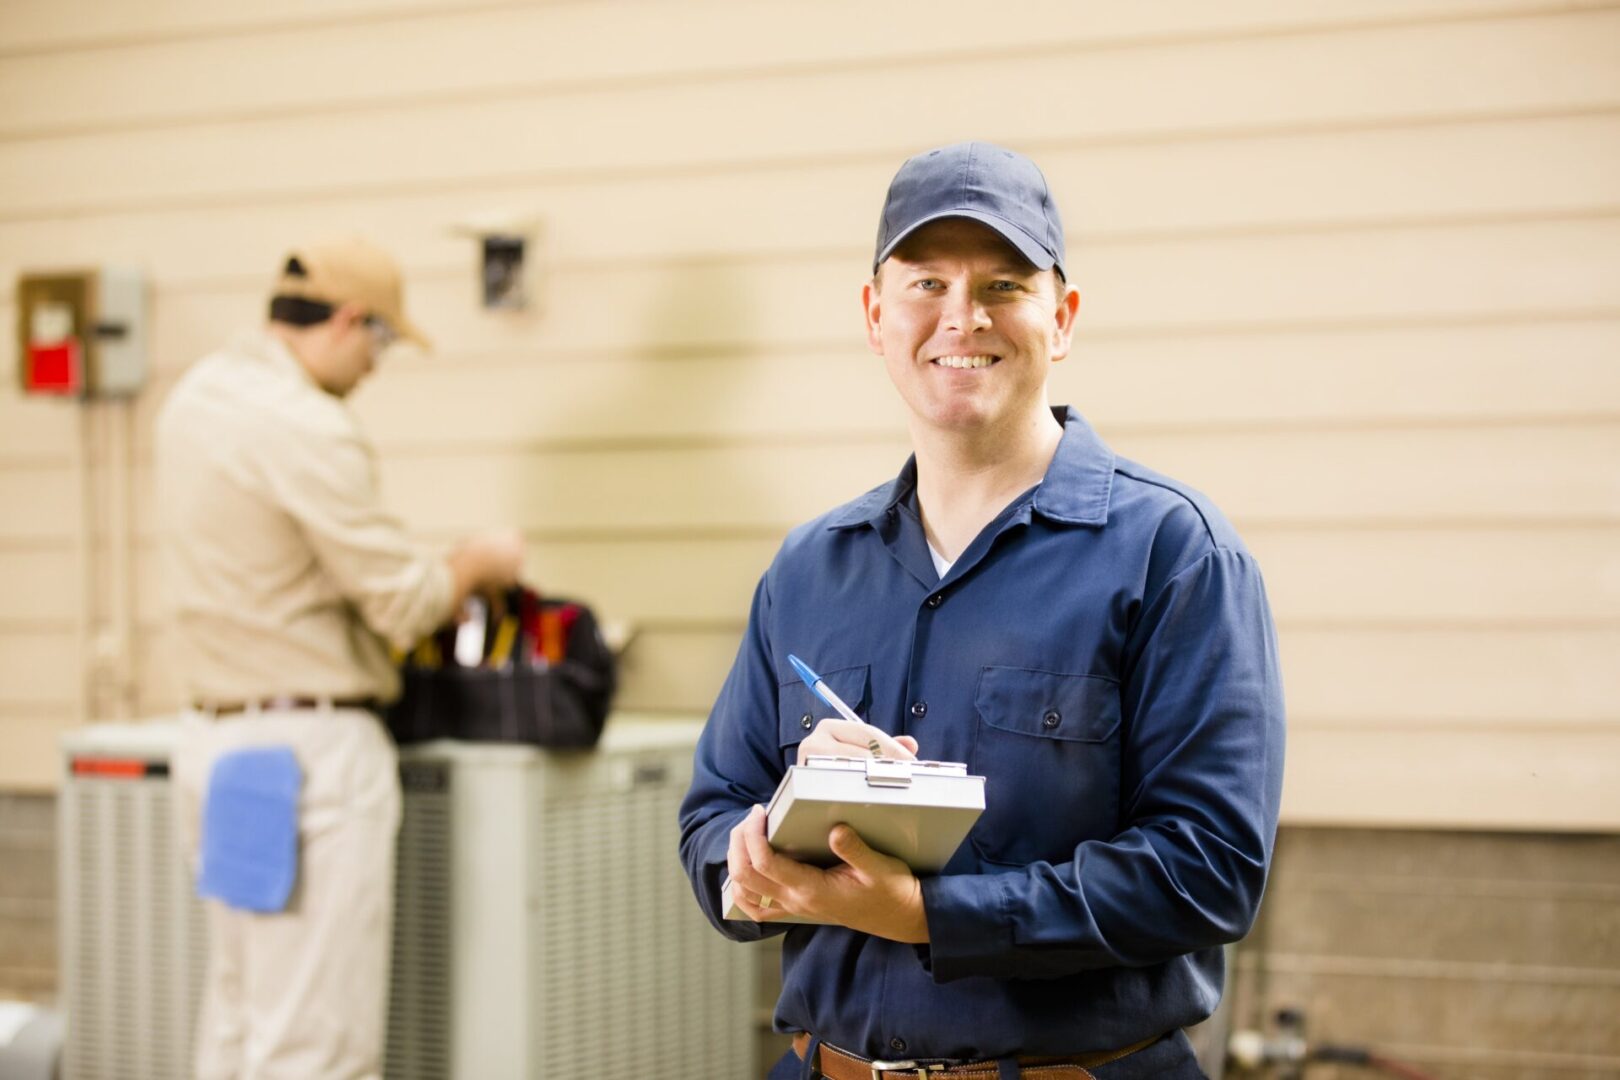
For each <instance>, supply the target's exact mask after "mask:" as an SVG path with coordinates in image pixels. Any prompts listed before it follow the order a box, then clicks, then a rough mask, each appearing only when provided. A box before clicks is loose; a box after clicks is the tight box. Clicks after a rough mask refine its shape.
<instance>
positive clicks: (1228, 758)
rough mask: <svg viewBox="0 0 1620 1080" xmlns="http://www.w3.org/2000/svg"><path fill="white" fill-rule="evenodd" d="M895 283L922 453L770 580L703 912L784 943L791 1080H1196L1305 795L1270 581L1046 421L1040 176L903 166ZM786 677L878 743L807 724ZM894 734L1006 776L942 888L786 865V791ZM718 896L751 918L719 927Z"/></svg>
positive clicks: (707, 798) (820, 523)
mask: <svg viewBox="0 0 1620 1080" xmlns="http://www.w3.org/2000/svg"><path fill="white" fill-rule="evenodd" d="M873 274H874V276H873V279H872V281H871V282H870V283H869V284H868V285H867V286H866V287H865V290H864V295H863V299H864V303H865V307H866V323H867V336H868V340H869V342H870V345H871V347H872V350H873V351H874V352H875V353H877V354H878V355H879V356H881V357H882V358H883V360H884V363H885V365H886V367H887V370H888V374H889V377H890V379H891V381H893V383H894V385H895V387H896V389H897V390H898V391H899V393H900V396H901V398H902V399H903V401H904V402H905V404H906V407H907V410H908V413H909V428H910V434H911V442H912V446H913V449H914V455H913V457H912V458H911V460H910V461H908V462H907V463H906V465H905V467H904V468H903V469H902V470H901V472H900V475H899V476H898V477H896V478H895V480H893V481H892V482H890V483H887V484H884V485H883V486H881V487H879V488H876V489H874V490H873V491H870V492H868V493H867V494H865V495H863V496H861V497H860V498H858V499H856V500H855V501H853V502H851V503H848V504H846V505H844V506H842V507H839V508H838V509H836V510H833V511H832V512H831V513H829V514H826V515H824V516H823V517H821V518H818V519H816V520H815V521H812V522H810V523H808V524H806V525H803V526H801V527H799V528H797V529H795V530H794V531H793V533H792V534H791V535H789V537H788V538H787V540H786V542H784V543H783V545H782V548H781V550H780V551H779V552H778V554H777V556H776V559H775V561H774V562H773V563H772V564H771V567H770V569H769V570H767V571H766V573H765V576H764V577H763V578H762V579H761V581H760V583H759V586H758V589H757V590H756V592H755V595H754V603H753V609H752V611H751V612H750V615H749V621H748V630H747V634H746V636H745V637H744V639H743V642H742V646H741V648H740V650H739V652H738V655H737V659H736V662H735V664H734V665H733V667H732V670H731V673H730V675H729V676H728V677H727V679H726V682H725V685H724V687H723V688H722V690H721V692H720V696H719V699H718V700H717V701H716V702H715V706H714V712H713V715H712V716H711V717H710V720H709V724H708V727H707V728H706V730H705V732H704V734H703V737H702V740H701V741H700V743H699V745H698V749H697V756H696V764H695V774H694V778H693V781H692V787H691V790H690V792H689V793H688V795H687V798H686V801H685V803H684V805H683V806H682V808H681V815H680V823H681V857H682V859H683V861H684V862H685V865H686V870H687V873H688V874H689V875H690V877H691V879H692V883H693V887H694V890H695V891H696V893H697V897H698V901H699V903H700V905H701V906H702V908H703V910H704V912H705V913H706V914H707V915H708V917H709V919H710V920H711V921H712V922H714V924H715V926H717V927H718V928H719V929H720V930H721V932H722V933H725V934H726V935H728V936H729V937H732V938H735V939H737V940H741V941H749V940H757V939H759V938H762V937H765V936H767V935H771V934H775V933H781V932H783V931H786V932H787V939H786V941H785V943H784V945H783V955H782V981H783V986H782V994H781V997H780V999H779V1000H778V1002H777V1008H776V1018H775V1023H776V1028H777V1030H779V1031H784V1032H795V1033H801V1034H799V1036H798V1038H797V1039H796V1041H795V1052H794V1053H792V1054H789V1055H787V1056H786V1057H784V1058H783V1060H782V1061H781V1062H779V1063H778V1065H777V1068H776V1069H775V1070H774V1071H773V1073H772V1076H783V1077H787V1076H801V1075H805V1076H808V1075H814V1074H815V1072H817V1071H819V1073H821V1074H823V1075H826V1076H828V1077H830V1078H832V1080H845V1078H849V1080H854V1078H856V1077H861V1078H867V1077H870V1076H872V1075H873V1073H872V1068H873V1066H872V1061H873V1060H874V1059H877V1060H878V1064H879V1068H880V1069H881V1068H882V1066H883V1063H884V1062H886V1061H895V1060H897V1059H906V1060H907V1061H910V1062H915V1063H916V1065H914V1066H911V1067H912V1068H917V1067H921V1066H928V1065H943V1066H945V1067H946V1068H945V1069H944V1070H940V1071H930V1072H928V1073H927V1074H926V1075H928V1076H930V1077H950V1076H962V1077H969V1076H978V1077H996V1076H999V1077H1002V1078H1006V1077H1010V1076H1017V1075H1019V1072H1020V1070H1021V1069H1022V1070H1023V1071H1025V1072H1026V1073H1027V1074H1028V1075H1031V1076H1039V1077H1053V1078H1055V1077H1060V1076H1061V1077H1084V1076H1095V1077H1098V1078H1099V1080H1130V1078H1137V1077H1156V1078H1158V1077H1196V1076H1200V1075H1202V1074H1201V1072H1200V1071H1199V1069H1198V1066H1197V1063H1196V1062H1195V1060H1194V1059H1193V1056H1192V1052H1191V1049H1190V1047H1189V1045H1188V1042H1187V1039H1186V1037H1185V1036H1184V1035H1183V1034H1182V1033H1181V1029H1182V1028H1183V1027H1186V1026H1187V1025H1190V1024H1194V1023H1197V1022H1198V1021H1200V1020H1202V1019H1204V1018H1205V1017H1207V1016H1208V1015H1209V1014H1210V1013H1211V1012H1212V1011H1213V1010H1214V1008H1215V1006H1216V1004H1217V1002H1218V1001H1219V999H1220V994H1221V987H1222V980H1223V969H1222V955H1221V948H1220V947H1221V946H1222V945H1223V944H1225V943H1227V942H1231V941H1235V940H1237V939H1238V938H1240V937H1242V936H1243V934H1244V933H1245V932H1246V931H1247V930H1248V928H1249V925H1250V923H1251V922H1252V921H1253V919H1254V916H1255V912H1256V909H1257V907H1258V905H1259V903H1260V895H1261V892H1262V889H1263V887H1264V884H1265V878H1266V868H1267V864H1268V862H1269V860H1270V856H1271V850H1272V843H1273V839H1274V836H1275V833H1276V825H1277V805H1278V800H1279V796H1280V791H1281V785H1282V755H1283V703H1282V688H1281V681H1280V677H1279V674H1278V663H1277V649H1276V640H1275V635H1274V632H1273V629H1272V624H1271V616H1270V613H1269V611H1268V608H1267V604H1266V598H1265V591H1264V587H1263V585H1262V583H1261V580H1260V573H1259V570H1258V568H1257V567H1256V566H1255V563H1254V559H1253V558H1252V556H1251V555H1250V554H1249V552H1248V551H1247V549H1245V548H1244V546H1243V543H1242V541H1241V540H1239V539H1238V537H1237V534H1236V533H1235V532H1234V531H1233V530H1232V527H1231V525H1230V524H1228V523H1227V521H1226V520H1225V519H1224V518H1223V517H1222V516H1221V515H1220V513H1219V512H1218V511H1217V510H1216V509H1215V508H1214V507H1213V506H1211V505H1210V504H1209V503H1208V501H1207V500H1205V499H1204V498H1203V497H1202V496H1200V495H1199V494H1197V493H1196V492H1193V491H1191V490H1189V489H1187V488H1186V487H1184V486H1182V485H1180V484H1177V483H1176V482H1175V481H1173V480H1170V479H1168V478H1166V477H1163V476H1160V475H1159V474H1157V473H1154V472H1152V471H1151V470H1149V469H1146V468H1143V467H1142V466H1139V465H1136V464H1134V463H1131V462H1129V461H1125V460H1123V459H1121V458H1118V457H1116V456H1115V455H1114V454H1113V452H1112V451H1110V450H1109V449H1108V447H1107V446H1106V445H1104V444H1103V442H1102V440H1101V439H1099V438H1098V436H1097V434H1096V433H1095V432H1094V431H1093V430H1092V429H1091V428H1090V427H1089V426H1088V425H1087V424H1086V422H1085V420H1084V419H1082V418H1081V417H1080V415H1079V414H1078V413H1076V412H1074V411H1073V410H1071V409H1068V408H1063V407H1060V408H1056V409H1054V408H1052V407H1050V405H1049V404H1048V400H1047V375H1048V372H1049V370H1050V366H1051V365H1052V364H1053V363H1056V362H1058V361H1060V360H1062V359H1063V358H1064V357H1065V356H1066V355H1067V354H1068V352H1069V347H1070V339H1071V335H1072V332H1073V329H1074V321H1075V314H1076V311H1077V310H1078V307H1079V297H1078V294H1077V293H1076V292H1075V291H1074V290H1073V289H1072V288H1070V287H1069V285H1068V275H1067V271H1066V268H1065V261H1064V242H1063V228H1062V224H1061V222H1060V220H1059V217H1058V211H1057V207H1056V205H1055V204H1054V202H1053V200H1052V196H1051V193H1050V191H1049V190H1048V189H1047V185H1046V181H1045V178H1044V177H1043V176H1042V175H1041V173H1040V171H1039V170H1038V169H1037V168H1036V167H1035V165H1034V164H1033V163H1032V162H1030V161H1029V160H1028V159H1026V158H1024V157H1022V156H1020V155H1018V154H1015V153H1013V152H1011V151H1008V150H1004V149H1002V148H1000V147H995V146H990V145H987V144H984V143H964V144H958V145H955V146H949V147H944V148H941V149H938V150H933V151H929V152H927V153H925V154H921V155H918V156H917V157H914V158H912V159H910V160H909V161H907V162H906V163H905V164H904V165H903V166H902V167H901V169H900V171H899V173H897V174H896V176H895V178H894V181H893V182H892V184H891V185H890V188H889V193H888V197H887V200H886V202H885V204H884V209H883V216H882V220H881V223H880V225H879V230H878V245H877V252H876V256H875V258H874V260H873ZM790 652H791V653H796V654H797V655H799V656H802V657H804V658H805V659H806V660H808V661H809V662H810V663H811V665H812V666H813V667H815V668H816V669H817V670H818V671H820V672H822V673H823V677H824V678H825V679H826V681H827V683H828V684H829V685H830V686H831V688H832V689H833V690H834V691H835V692H836V693H837V694H839V695H840V696H841V697H843V699H844V700H845V701H846V702H848V703H849V704H850V705H851V706H852V707H854V709H855V710H856V711H857V712H858V713H859V714H860V715H861V716H863V717H864V722H863V723H855V722H851V721H848V720H838V719H822V720H819V721H817V719H816V717H818V716H820V715H822V714H824V713H825V712H826V709H825V708H824V707H821V706H818V705H817V704H816V703H815V701H814V699H813V698H812V696H811V694H810V691H809V690H807V689H806V688H805V687H804V686H803V685H802V684H801V683H800V682H799V680H798V678H797V676H796V674H795V673H794V671H793V669H792V668H791V667H790V666H789V664H788V660H787V657H788V654H789V653H790ZM874 740H875V741H876V743H877V744H878V749H879V752H881V753H883V754H885V755H888V756H893V757H903V758H909V757H912V756H914V755H916V754H921V756H923V757H926V758H929V759H932V760H947V761H962V762H966V763H967V764H968V766H969V769H970V770H971V771H972V772H973V773H975V774H978V775H982V776H984V777H985V778H986V784H985V800H986V809H985V812H984V814H983V816H982V817H981V818H980V819H979V821H978V823H977V824H976V825H975V826H974V828H973V830H972V832H971V833H970V834H969V838H968V841H967V842H966V843H965V844H963V845H962V847H961V848H960V849H959V850H958V851H957V853H956V855H955V856H954V857H953V858H952V860H951V861H950V863H949V864H948V865H947V866H946V867H945V869H944V870H943V871H942V872H941V873H939V874H938V875H930V876H926V877H922V878H918V877H916V876H914V875H913V874H912V873H911V871H910V870H909V869H908V868H907V867H906V866H905V865H904V864H903V863H901V862H899V861H898V860H895V859H891V858H889V857H887V856H884V855H881V854H878V853H876V852H874V851H872V850H871V849H869V848H867V847H866V845H865V844H864V843H862V842H861V840H860V838H859V837H857V836H855V835H854V833H853V832H852V831H851V830H849V829H848V828H847V827H843V826H840V827H839V828H837V829H834V830H833V833H832V836H831V838H830V840H831V843H832V845H833V849H834V851H835V853H836V854H838V855H839V857H840V858H842V859H843V860H844V862H843V864H842V865H839V866H836V867H834V868H832V869H828V870H822V869H817V868H815V867H810V866H806V865H804V864H801V863H798V862H795V861H794V860H792V859H790V858H788V857H786V856H783V855H778V854H776V853H774V852H773V851H772V850H771V849H770V846H769V844H767V843H766V840H765V827H764V813H763V810H762V809H761V808H760V804H763V803H765V802H766V801H768V800H769V798H770V796H771V793H772V792H773V791H774V790H775V788H776V785H777V783H778V782H779V781H780V780H781V778H782V776H783V774H784V772H785V770H786V769H787V767H788V766H789V765H792V764H794V763H795V762H798V761H801V760H803V759H804V758H805V757H806V756H808V755H810V754H829V753H831V754H842V755H845V756H861V755H865V754H867V753H868V752H869V746H870V745H871V744H872V742H873V741H874ZM728 874H729V875H730V877H731V878H732V880H733V891H734V895H735V897H736V899H737V902H738V904H739V906H741V907H742V909H743V910H744V912H745V913H746V914H747V915H748V916H749V917H750V918H751V919H753V920H755V921H754V922H741V921H726V920H725V919H723V918H722V917H721V912H720V899H719V893H720V887H721V882H722V880H723V879H724V878H725V877H726V876H727V875H728ZM784 914H799V915H810V916H814V917H816V918H818V919H820V920H822V921H824V922H827V923H830V924H832V925H821V926H807V925H794V926H792V927H788V926H784V925H782V924H781V923H780V922H778V920H780V919H781V918H782V917H783V915H784ZM806 1059H807V1060H806ZM801 1062H802V1064H801ZM1036 1066H1041V1067H1040V1068H1039V1069H1038V1071H1032V1070H1036ZM900 1075H912V1074H910V1073H901V1074H900Z"/></svg>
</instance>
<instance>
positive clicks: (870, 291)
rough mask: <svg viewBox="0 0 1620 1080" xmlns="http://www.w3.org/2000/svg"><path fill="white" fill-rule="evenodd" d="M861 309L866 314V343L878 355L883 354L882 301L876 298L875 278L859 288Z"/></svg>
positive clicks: (876, 285) (876, 283)
mask: <svg viewBox="0 0 1620 1080" xmlns="http://www.w3.org/2000/svg"><path fill="white" fill-rule="evenodd" d="M861 310H862V312H863V313H864V314H865V316H866V344H867V346H868V347H869V348H871V350H872V351H873V352H875V353H877V354H878V355H879V356H882V355H883V334H882V320H883V302H882V301H881V300H880V299H879V298H878V282H877V278H873V279H872V280H871V281H868V282H867V283H866V284H865V285H864V286H863V287H862V288H861Z"/></svg>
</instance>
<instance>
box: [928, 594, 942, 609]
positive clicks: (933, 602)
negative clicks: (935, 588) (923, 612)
mask: <svg viewBox="0 0 1620 1080" xmlns="http://www.w3.org/2000/svg"><path fill="white" fill-rule="evenodd" d="M944 602H945V594H944V593H935V594H934V595H933V596H930V597H929V598H928V599H927V600H924V601H923V607H925V608H928V609H929V610H930V611H932V610H933V609H934V608H937V607H939V605H941V604H943V603H944Z"/></svg>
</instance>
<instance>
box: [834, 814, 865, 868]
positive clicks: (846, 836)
mask: <svg viewBox="0 0 1620 1080" xmlns="http://www.w3.org/2000/svg"><path fill="white" fill-rule="evenodd" d="M827 844H828V846H829V847H831V848H832V853H833V854H834V855H836V856H838V857H839V858H840V859H842V860H843V861H844V862H847V863H848V864H849V865H851V866H853V867H854V868H855V869H857V870H860V869H862V868H864V867H865V866H867V865H868V864H869V863H870V862H871V859H872V856H873V854H874V852H873V851H872V849H871V848H869V847H867V846H866V841H865V840H862V839H861V836H860V833H857V832H856V831H855V830H854V829H852V828H850V827H849V826H848V825H834V826H833V828H832V832H831V833H830V834H829V835H828V837H827Z"/></svg>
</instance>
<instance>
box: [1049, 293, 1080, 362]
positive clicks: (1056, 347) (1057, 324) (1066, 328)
mask: <svg viewBox="0 0 1620 1080" xmlns="http://www.w3.org/2000/svg"><path fill="white" fill-rule="evenodd" d="M1079 311H1080V293H1079V291H1078V290H1077V289H1075V288H1073V287H1069V288H1066V289H1065V290H1064V291H1063V299H1061V300H1059V301H1058V304H1057V310H1056V311H1054V312H1053V313H1052V363H1054V364H1055V363H1057V362H1058V361H1059V360H1062V359H1063V358H1064V357H1066V356H1068V355H1069V349H1070V348H1071V347H1072V346H1073V344H1074V323H1075V315H1076V314H1078V313H1079Z"/></svg>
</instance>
